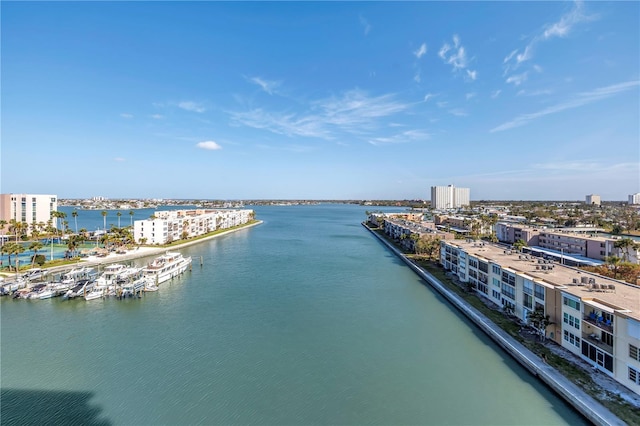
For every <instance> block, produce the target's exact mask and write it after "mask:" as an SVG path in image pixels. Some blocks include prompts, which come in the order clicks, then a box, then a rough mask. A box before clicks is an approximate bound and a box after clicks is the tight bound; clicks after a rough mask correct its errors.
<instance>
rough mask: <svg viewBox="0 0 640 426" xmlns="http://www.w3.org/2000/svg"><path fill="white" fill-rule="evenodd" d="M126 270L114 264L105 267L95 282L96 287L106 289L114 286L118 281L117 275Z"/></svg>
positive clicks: (122, 266) (123, 266)
mask: <svg viewBox="0 0 640 426" xmlns="http://www.w3.org/2000/svg"><path fill="white" fill-rule="evenodd" d="M126 269H127V267H126V266H125V265H122V264H120V263H114V264H113V265H107V266H105V267H104V271H103V272H102V275H100V277H98V279H97V280H96V287H102V288H107V287H109V286H110V285H113V284H115V281H116V280H117V279H118V275H120V274H121V273H122V272H124V271H125V270H126Z"/></svg>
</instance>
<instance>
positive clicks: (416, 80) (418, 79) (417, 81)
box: [413, 70, 422, 83]
mask: <svg viewBox="0 0 640 426" xmlns="http://www.w3.org/2000/svg"><path fill="white" fill-rule="evenodd" d="M420 80H422V77H421V76H420V71H419V70H418V71H416V73H415V75H414V76H413V81H415V82H416V83H420Z"/></svg>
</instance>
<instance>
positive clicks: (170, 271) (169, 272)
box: [143, 252, 191, 285]
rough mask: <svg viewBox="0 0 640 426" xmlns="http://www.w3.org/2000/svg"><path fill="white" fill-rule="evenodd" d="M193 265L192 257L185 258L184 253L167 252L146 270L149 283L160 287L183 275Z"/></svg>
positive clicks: (145, 274) (145, 273)
mask: <svg viewBox="0 0 640 426" xmlns="http://www.w3.org/2000/svg"><path fill="white" fill-rule="evenodd" d="M189 265H191V257H183V256H182V253H176V252H166V253H165V254H163V255H162V256H158V257H156V258H155V259H154V260H153V262H151V263H149V264H148V265H147V266H146V267H145V268H144V269H143V272H144V276H145V277H146V279H147V282H149V283H152V284H155V285H159V284H162V283H163V282H165V281H167V280H170V279H171V278H173V277H176V276H178V275H180V274H182V273H183V272H184V271H186V270H187V268H188V267H189Z"/></svg>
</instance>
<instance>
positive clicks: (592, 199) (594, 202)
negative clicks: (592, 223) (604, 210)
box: [585, 194, 602, 206]
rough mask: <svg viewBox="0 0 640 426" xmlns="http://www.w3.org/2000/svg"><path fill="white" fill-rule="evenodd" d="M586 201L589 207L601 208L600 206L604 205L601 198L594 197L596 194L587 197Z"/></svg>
mask: <svg viewBox="0 0 640 426" xmlns="http://www.w3.org/2000/svg"><path fill="white" fill-rule="evenodd" d="M585 201H586V204H587V205H589V206H599V205H600V204H602V200H601V199H600V196H599V195H594V194H591V195H587V196H586V197H585Z"/></svg>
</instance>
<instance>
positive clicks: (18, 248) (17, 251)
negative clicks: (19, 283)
mask: <svg viewBox="0 0 640 426" xmlns="http://www.w3.org/2000/svg"><path fill="white" fill-rule="evenodd" d="M25 250H26V249H25V248H24V246H23V245H22V244H18V243H15V246H14V247H13V254H15V255H16V273H17V272H18V268H19V264H20V257H19V256H20V253H23V252H24V251H25Z"/></svg>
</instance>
